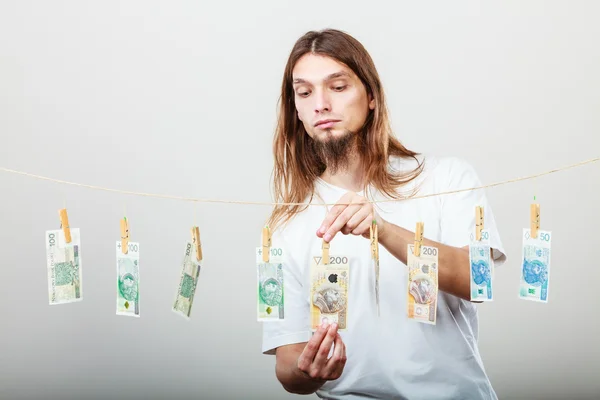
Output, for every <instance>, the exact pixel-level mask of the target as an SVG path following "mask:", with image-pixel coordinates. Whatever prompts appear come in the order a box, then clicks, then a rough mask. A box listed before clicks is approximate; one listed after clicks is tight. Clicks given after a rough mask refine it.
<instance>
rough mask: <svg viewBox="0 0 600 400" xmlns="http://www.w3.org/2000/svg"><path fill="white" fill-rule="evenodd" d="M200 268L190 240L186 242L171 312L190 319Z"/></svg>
mask: <svg viewBox="0 0 600 400" xmlns="http://www.w3.org/2000/svg"><path fill="white" fill-rule="evenodd" d="M200 268H201V265H200V262H199V261H198V260H197V258H196V249H195V248H194V246H193V245H192V242H187V243H186V245H185V253H184V256H183V263H182V266H181V278H180V279H179V287H178V288H177V294H176V295H175V303H174V304H173V308H172V311H173V312H175V313H176V314H178V315H181V316H182V317H184V318H185V319H190V315H191V312H192V304H193V303H194V296H195V294H196V288H197V286H198V277H199V275H200Z"/></svg>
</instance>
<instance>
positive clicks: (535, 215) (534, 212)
mask: <svg viewBox="0 0 600 400" xmlns="http://www.w3.org/2000/svg"><path fill="white" fill-rule="evenodd" d="M530 215H531V217H530V219H531V221H530V223H531V237H532V238H534V239H535V238H537V236H538V230H539V229H540V205H539V204H537V203H533V204H531V208H530Z"/></svg>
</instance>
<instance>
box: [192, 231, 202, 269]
mask: <svg viewBox="0 0 600 400" xmlns="http://www.w3.org/2000/svg"><path fill="white" fill-rule="evenodd" d="M192 243H193V244H194V247H195V248H196V260H197V261H202V244H201V243H200V228H198V227H197V226H194V227H192Z"/></svg>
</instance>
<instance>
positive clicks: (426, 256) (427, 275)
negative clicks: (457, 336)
mask: <svg viewBox="0 0 600 400" xmlns="http://www.w3.org/2000/svg"><path fill="white" fill-rule="evenodd" d="M413 251H414V245H413V244H409V245H408V260H407V263H406V265H407V267H408V318H409V319H413V320H416V321H418V322H422V323H426V324H431V325H435V323H436V318H437V297H438V249H437V248H436V247H431V246H421V254H420V256H419V257H417V256H415V255H414V253H413Z"/></svg>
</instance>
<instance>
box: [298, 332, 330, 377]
mask: <svg viewBox="0 0 600 400" xmlns="http://www.w3.org/2000/svg"><path fill="white" fill-rule="evenodd" d="M328 328H329V326H324V325H321V326H320V327H319V329H317V330H316V332H315V333H314V334H313V335H312V337H311V338H310V340H309V341H308V343H306V346H304V350H302V353H301V354H300V357H299V358H298V368H300V369H301V370H303V371H308V368H309V367H310V365H311V364H312V363H313V361H314V359H315V356H316V355H317V352H318V351H319V347H320V346H321V342H322V341H323V338H324V337H325V335H326V334H327V332H328Z"/></svg>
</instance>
